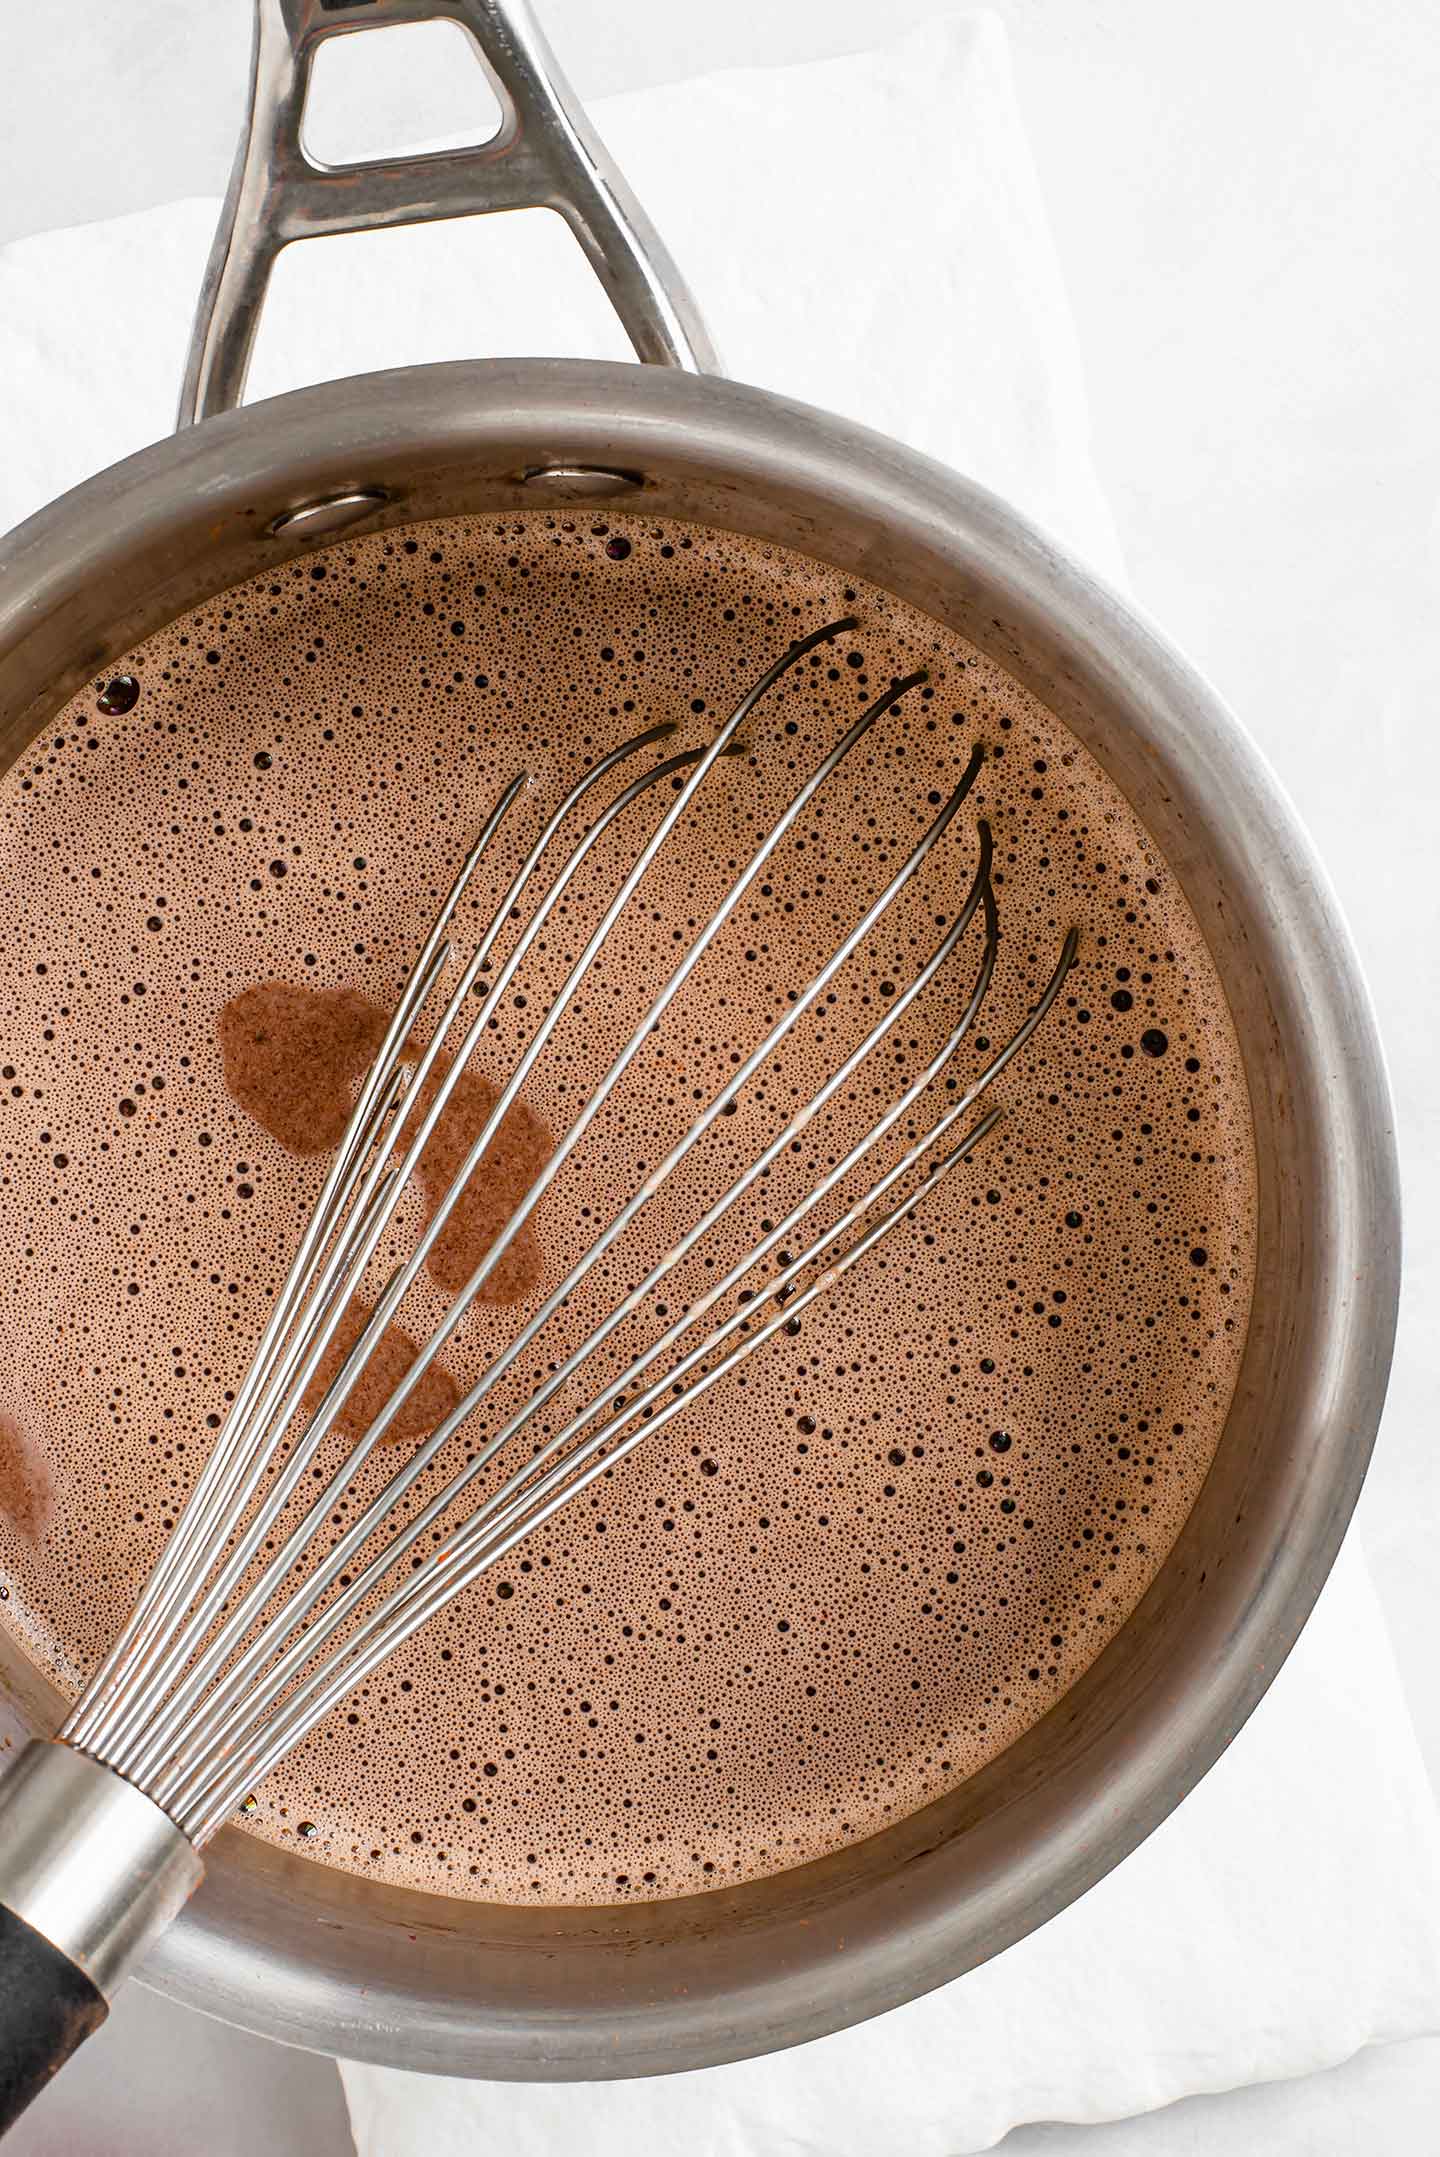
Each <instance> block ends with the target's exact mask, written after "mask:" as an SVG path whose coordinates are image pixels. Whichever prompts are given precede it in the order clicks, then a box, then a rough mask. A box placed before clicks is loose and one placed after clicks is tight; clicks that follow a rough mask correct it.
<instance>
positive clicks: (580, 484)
mask: <svg viewBox="0 0 1440 2157" xmlns="http://www.w3.org/2000/svg"><path fill="white" fill-rule="evenodd" d="M520 481H521V484H522V486H526V487H529V488H530V489H531V490H532V491H533V492H534V493H536V494H543V495H546V496H547V497H549V498H550V499H552V500H554V501H560V502H581V501H594V500H597V499H599V498H600V497H601V496H602V495H614V494H634V493H635V492H636V491H637V489H639V488H641V487H643V486H644V484H645V475H644V473H643V472H617V471H612V470H610V469H609V467H608V466H605V465H600V464H532V465H531V466H529V467H528V469H527V470H525V471H523V472H522V473H521V474H520Z"/></svg>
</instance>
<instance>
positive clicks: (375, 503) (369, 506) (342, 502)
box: [270, 487, 390, 539]
mask: <svg viewBox="0 0 1440 2157" xmlns="http://www.w3.org/2000/svg"><path fill="white" fill-rule="evenodd" d="M389 499H390V497H389V495H388V494H387V493H386V491H385V489H384V488H383V487H357V488H356V489H355V490H354V491H353V492H352V493H350V494H327V495H323V496H321V498H320V499H319V500H318V501H315V502H302V503H301V504H300V505H299V506H298V508H295V509H287V510H283V511H282V512H281V514H280V515H279V516H278V517H276V518H275V519H274V520H273V521H272V523H271V525H270V533H271V536H272V538H275V539H279V538H280V537H281V536H282V535H283V536H284V537H286V538H288V539H320V538H322V537H324V536H326V535H328V534H329V533H331V532H344V531H347V530H348V529H349V527H350V526H351V525H352V524H359V522H360V521H361V519H362V518H363V517H369V516H373V514H374V512H375V511H376V510H377V509H383V508H384V507H385V504H386V503H387V502H388V501H389Z"/></svg>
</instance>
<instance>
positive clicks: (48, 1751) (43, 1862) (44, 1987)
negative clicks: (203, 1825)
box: [0, 1743, 204, 2134]
mask: <svg viewBox="0 0 1440 2157" xmlns="http://www.w3.org/2000/svg"><path fill="white" fill-rule="evenodd" d="M203 1871H204V1867H203V1866H202V1865H201V1862H200V1858H199V1854H198V1852H197V1851H196V1850H195V1848H194V1846H193V1845H192V1844H191V1843H190V1841H189V1840H188V1838H187V1837H186V1836H185V1835H183V1834H182V1833H181V1831H180V1829H179V1828H178V1827H176V1825H175V1823H174V1822H173V1821H172V1820H171V1819H170V1818H169V1817H168V1816H167V1815H166V1814H165V1813H163V1812H162V1811H161V1809H160V1807H159V1806H158V1805H156V1804H155V1803H154V1801H153V1800H152V1799H151V1798H148V1797H147V1796H146V1795H145V1793H144V1791H143V1790H138V1789H136V1787H135V1786H134V1784H132V1783H128V1782H126V1781H125V1780H124V1778H123V1777H122V1776H120V1775H117V1774H116V1773H115V1772H114V1770H113V1769H111V1768H108V1767H106V1766H105V1765H104V1764H103V1763H102V1762H101V1761H98V1760H92V1759H91V1758H90V1757H89V1756H88V1755H87V1754H85V1753H81V1752H76V1751H74V1750H73V1749H72V1748H71V1747H70V1746H68V1745H61V1744H49V1743H33V1744H30V1745H27V1746H26V1748H25V1750H24V1752H22V1753H21V1755H20V1757H19V1759H18V1760H17V1761H16V1763H15V1766H14V1767H13V1768H12V1769H11V1771H10V1773H9V1774H8V1775H7V1776H6V1777H5V1779H4V1781H3V1782H0V2134H3V2133H4V2132H5V2130H6V2129H7V2128H9V2127H10V2126H11V2124H12V2123H13V2122H14V2121H15V2120H16V2119H18V2118H19V2116H20V2114H21V2113H22V2112H23V2111H24V2110H25V2107H26V2106H27V2105H28V2104H29V2103H30V2102H31V2101H32V2099H34V2098H35V2097H38V2096H39V2094H40V2092H41V2091H42V2090H43V2089H44V2088H45V2087H46V2086H47V2084H48V2083H49V2082H50V2081H51V2080H52V2078H53V2077H54V2076H55V2075H56V2074H57V2073H58V2071H59V2070H60V2068H62V2067H63V2066H64V2065H65V2062H66V2061H67V2060H68V2059H69V2057H70V2055H71V2054H72V2053H73V2052H74V2051H75V2050H76V2049H77V2048H78V2047H79V2046H80V2045H82V2044H83V2043H84V2041H85V2039H86V2038H87V2037H89V2036H91V2035H92V2034H93V2033H94V2032H95V2031H96V2030H98V2029H99V2027H100V2025H101V2023H102V2022H103V2021H104V2020H105V2017H106V2015H107V2014H108V2013H109V2011H110V2002H111V2000H112V1999H113V1998H114V1995H115V1992H116V1989H117V1987H118V1986H119V1985H120V1983H121V1982H122V1981H123V1979H124V1977H125V1976H126V1974H127V1972H128V1971H130V1970H131V1969H133V1968H134V1966H135V1965H136V1963H138V1962H139V1961H140V1960H141V1959H142V1957H143V1956H144V1955H145V1954H146V1953H147V1951H148V1950H149V1948H150V1947H151V1946H152V1945H153V1943H154V1941H155V1940H156V1939H157V1938H158V1937H159V1935H160V1933H161V1932H163V1931H164V1929H165V1927H166V1926H167V1925H168V1924H169V1923H170V1922H171V1920H172V1919H173V1918H174V1917H175V1916H176V1915H177V1913H178V1912H179V1910H180V1908H181V1906H182V1905H183V1903H184V1902H185V1901H186V1899H187V1897H188V1896H189V1895H190V1894H191V1893H192V1891H193V1890H194V1888H195V1887H196V1886H197V1885H198V1884H199V1881H200V1878H201V1875H202V1873H203Z"/></svg>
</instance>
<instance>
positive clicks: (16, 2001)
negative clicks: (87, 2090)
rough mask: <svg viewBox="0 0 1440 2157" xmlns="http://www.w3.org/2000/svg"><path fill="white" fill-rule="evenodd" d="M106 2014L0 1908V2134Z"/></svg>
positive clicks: (91, 1987)
mask: <svg viewBox="0 0 1440 2157" xmlns="http://www.w3.org/2000/svg"><path fill="white" fill-rule="evenodd" d="M109 2012H110V2003H109V2001H108V2000H107V1999H106V1997H105V1995H104V1993H103V1992H102V1991H101V1990H100V1988H99V1986H98V1985H96V1984H95V1983H93V1982H92V1980H91V1979H90V1978H88V1977H87V1976H86V1975H85V1972H84V1971H83V1970H82V1969H81V1968H80V1965H79V1964H78V1963H76V1962H72V1961H71V1960H70V1957H69V1956H68V1955H64V1954H62V1953H61V1952H60V1949H59V1948H58V1947H52V1945H51V1944H50V1942H49V1941H48V1940H47V1939H46V1938H45V1935H44V1934H43V1933H42V1932H36V1930H35V1929H34V1927H33V1926H32V1925H27V1924H26V1922H25V1920H24V1918H23V1917H17V1916H16V1915H15V1913H14V1911H13V1910H7V1909H5V1908H3V1907H0V2134H5V2133H6V2132H7V2131H8V2130H9V2129H10V2128H11V2127H13V2126H14V2124H15V2122H16V2120H18V2119H19V2117H20V2115H21V2113H22V2112H23V2111H24V2110H25V2107H26V2106H27V2105H28V2104H29V2103H30V2102H31V2100H32V2098H35V2097H38V2096H39V2094H40V2092H41V2091H42V2090H43V2089H45V2088H46V2087H47V2085H48V2084H49V2082H50V2079H51V2077H52V2076H53V2075H55V2074H58V2072H59V2071H60V2069H61V2068H62V2067H63V2066H64V2065H65V2062H66V2061H67V2060H68V2059H69V2057H70V2055H71V2053H72V2052H74V2051H76V2050H78V2048H79V2047H80V2046H81V2045H83V2044H84V2042H85V2040H86V2038H87V2037H90V2036H92V2035H93V2034H94V2032H95V2031H96V2030H98V2029H99V2027H100V2025H101V2023H102V2022H103V2021H104V2020H105V2017H106V2016H107V2015H108V2014H109Z"/></svg>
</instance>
